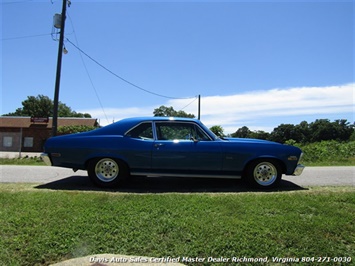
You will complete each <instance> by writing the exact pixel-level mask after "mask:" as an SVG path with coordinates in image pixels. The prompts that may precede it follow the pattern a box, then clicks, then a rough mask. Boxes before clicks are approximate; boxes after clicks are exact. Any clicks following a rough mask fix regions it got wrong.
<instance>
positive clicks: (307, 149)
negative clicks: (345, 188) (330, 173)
mask: <svg viewBox="0 0 355 266" xmlns="http://www.w3.org/2000/svg"><path fill="white" fill-rule="evenodd" d="M288 144H292V145H294V146H297V147H299V148H301V149H302V151H303V161H304V163H321V164H327V165H328V164H329V165H339V164H342V163H343V164H344V163H346V164H349V163H350V164H352V162H353V161H354V160H355V141H350V142H338V141H335V140H330V141H321V142H315V143H310V144H306V145H301V144H297V143H290V141H288Z"/></svg>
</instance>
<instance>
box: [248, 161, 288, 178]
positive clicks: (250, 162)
mask: <svg viewBox="0 0 355 266" xmlns="http://www.w3.org/2000/svg"><path fill="white" fill-rule="evenodd" d="M263 159H266V160H269V161H272V162H275V163H277V164H278V165H279V166H280V167H281V172H282V174H284V173H286V165H285V163H284V162H283V161H281V160H280V159H277V158H272V157H271V158H270V157H259V158H255V159H253V160H251V161H249V162H247V164H246V165H245V166H244V169H243V175H242V176H243V177H244V176H245V174H246V171H247V169H248V167H249V165H250V164H252V163H253V162H255V161H260V160H263Z"/></svg>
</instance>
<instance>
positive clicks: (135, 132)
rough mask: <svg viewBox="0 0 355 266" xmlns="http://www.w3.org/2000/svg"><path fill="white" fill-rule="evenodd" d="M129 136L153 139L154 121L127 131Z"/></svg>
mask: <svg viewBox="0 0 355 266" xmlns="http://www.w3.org/2000/svg"><path fill="white" fill-rule="evenodd" d="M126 136H127V137H131V138H134V139H145V140H153V128H152V123H142V124H139V125H138V126H136V127H134V128H132V129H131V130H129V131H128V132H127V133H126Z"/></svg>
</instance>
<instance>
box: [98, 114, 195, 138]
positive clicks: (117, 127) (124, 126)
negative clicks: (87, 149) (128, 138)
mask: <svg viewBox="0 0 355 266" xmlns="http://www.w3.org/2000/svg"><path fill="white" fill-rule="evenodd" d="M152 121H167V122H169V121H181V122H195V123H198V124H200V125H201V122H200V121H199V120H197V119H193V118H184V117H159V116H152V117H149V116H148V117H131V118H125V119H122V120H119V121H117V122H115V123H112V124H110V125H107V126H104V127H102V128H100V129H97V130H95V133H97V134H108V133H110V132H115V134H121V135H123V134H125V133H126V132H127V131H128V130H129V129H131V128H132V127H134V126H136V125H138V124H139V123H143V122H152Z"/></svg>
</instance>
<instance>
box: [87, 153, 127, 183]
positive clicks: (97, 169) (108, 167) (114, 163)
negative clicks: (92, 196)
mask: <svg viewBox="0 0 355 266" xmlns="http://www.w3.org/2000/svg"><path fill="white" fill-rule="evenodd" d="M87 171H88V175H89V177H90V179H91V181H92V182H93V183H94V184H95V185H97V186H99V187H104V188H114V187H117V186H119V185H121V184H122V183H123V182H124V181H125V179H126V178H127V176H128V167H127V165H126V164H125V163H123V162H122V161H120V160H117V159H113V158H95V159H93V160H91V161H90V162H89V164H88V169H87Z"/></svg>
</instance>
